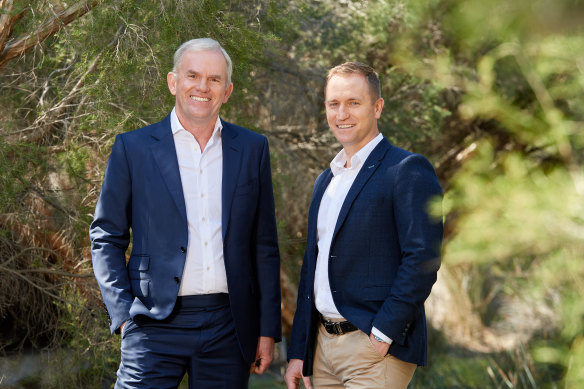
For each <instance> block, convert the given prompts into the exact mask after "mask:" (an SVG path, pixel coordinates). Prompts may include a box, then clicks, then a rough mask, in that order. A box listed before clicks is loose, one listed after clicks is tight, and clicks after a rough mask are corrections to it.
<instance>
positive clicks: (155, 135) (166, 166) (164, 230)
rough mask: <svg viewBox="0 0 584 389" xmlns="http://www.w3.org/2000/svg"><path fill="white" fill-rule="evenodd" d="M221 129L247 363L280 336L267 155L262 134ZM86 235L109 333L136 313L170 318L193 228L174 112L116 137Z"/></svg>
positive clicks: (230, 251)
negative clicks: (261, 340) (262, 343)
mask: <svg viewBox="0 0 584 389" xmlns="http://www.w3.org/2000/svg"><path fill="white" fill-rule="evenodd" d="M222 124H223V130H222V144H223V149H222V150H223V178H222V196H221V206H222V230H223V231H222V233H223V254H224V260H225V270H226V274H227V285H228V289H229V299H230V305H231V312H232V315H233V320H234V322H235V327H236V331H237V337H238V340H239V343H240V346H241V351H242V354H243V356H244V358H245V359H246V360H247V361H248V362H250V363H251V362H252V361H253V360H254V359H255V354H256V347H257V341H258V336H268V337H272V338H275V339H276V340H277V341H278V340H279V339H280V338H281V311H280V255H279V250H278V244H277V231H276V220H275V214H274V197H273V191H272V177H271V169H270V154H269V150H268V142H267V139H266V138H265V137H264V136H262V135H259V134H256V133H254V132H252V131H250V130H247V129H245V128H242V127H239V126H236V125H234V124H230V123H227V122H224V121H222ZM130 231H131V234H130ZM90 238H91V253H92V258H93V268H94V272H95V276H96V278H97V281H98V283H99V286H100V288H101V292H102V296H103V301H104V303H105V306H106V309H107V311H108V315H109V317H110V329H111V331H112V332H114V331H117V330H119V327H120V326H121V324H122V323H123V322H124V321H126V320H127V319H128V318H130V317H132V318H133V317H135V316H136V315H145V316H148V317H151V318H154V319H164V318H166V317H167V316H168V315H169V314H170V313H171V311H172V310H173V308H174V305H175V302H176V298H177V294H178V290H179V286H180V280H181V279H182V273H183V269H184V264H185V259H186V248H187V245H188V226H187V216H186V206H185V200H184V195H183V190H182V184H181V178H180V172H179V167H178V160H177V156H176V149H175V145H174V139H173V136H172V130H171V126H170V115H169V116H167V117H166V118H165V119H164V120H162V121H161V122H159V123H156V124H153V125H150V126H147V127H144V128H141V129H139V130H136V131H131V132H128V133H124V134H120V135H118V136H117V137H116V140H115V143H114V145H113V148H112V153H111V156H110V159H109V162H108V165H107V167H106V170H105V177H104V181H103V185H102V188H101V193H100V196H99V200H98V202H97V206H96V210H95V216H94V220H93V223H92V224H91V227H90ZM130 240H131V241H132V250H131V255H130V258H129V260H128V261H127V263H126V250H127V248H128V246H129V243H130Z"/></svg>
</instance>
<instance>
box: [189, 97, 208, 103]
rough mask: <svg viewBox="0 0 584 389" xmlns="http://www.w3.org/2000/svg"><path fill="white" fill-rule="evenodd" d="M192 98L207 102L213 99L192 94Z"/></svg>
mask: <svg viewBox="0 0 584 389" xmlns="http://www.w3.org/2000/svg"><path fill="white" fill-rule="evenodd" d="M190 98H191V99H192V100H195V101H202V102H205V103H206V102H207V101H211V99H209V98H207V97H198V96H190Z"/></svg>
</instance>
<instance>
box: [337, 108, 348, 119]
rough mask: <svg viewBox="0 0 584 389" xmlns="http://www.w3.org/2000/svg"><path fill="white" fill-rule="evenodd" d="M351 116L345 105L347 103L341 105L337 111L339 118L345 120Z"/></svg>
mask: <svg viewBox="0 0 584 389" xmlns="http://www.w3.org/2000/svg"><path fill="white" fill-rule="evenodd" d="M348 117H349V112H348V111H347V107H345V105H343V104H341V105H340V106H339V110H338V111H337V118H338V119H339V120H345V119H347V118H348Z"/></svg>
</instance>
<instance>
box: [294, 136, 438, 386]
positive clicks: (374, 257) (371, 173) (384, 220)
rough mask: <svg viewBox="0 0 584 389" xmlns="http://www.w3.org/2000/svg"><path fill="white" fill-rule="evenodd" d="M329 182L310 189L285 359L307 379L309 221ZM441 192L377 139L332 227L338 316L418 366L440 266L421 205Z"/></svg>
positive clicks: (312, 260) (432, 225) (311, 340)
mask: <svg viewBox="0 0 584 389" xmlns="http://www.w3.org/2000/svg"><path fill="white" fill-rule="evenodd" d="M331 179H332V173H331V170H330V169H327V170H325V171H324V172H323V173H322V174H321V175H320V176H319V177H318V178H317V179H316V182H315V184H314V191H313V195H312V203H311V205H310V210H309V215H308V237H307V245H306V252H305V255H304V261H303V264H302V271H301V278H300V285H299V288H298V301H297V309H296V313H295V316H294V323H293V327H292V334H291V339H290V348H289V352H288V358H289V359H292V358H296V359H302V360H303V361H304V366H303V374H304V375H305V376H309V375H312V363H313V353H314V347H315V340H316V334H317V327H318V323H319V313H318V311H317V310H316V308H315V306H314V273H315V268H316V260H317V255H318V246H317V228H316V226H317V217H318V209H319V207H320V202H321V199H322V196H323V194H324V192H325V190H326V188H327V186H328V184H329V183H330V181H331ZM441 195H442V190H441V188H440V184H439V182H438V179H437V177H436V174H435V172H434V169H433V167H432V165H431V164H430V163H429V162H428V161H427V160H426V159H425V158H424V157H422V156H420V155H417V154H413V153H410V152H407V151H405V150H402V149H400V148H397V147H395V146H392V145H391V144H390V143H389V142H388V141H387V139H385V138H384V139H383V140H382V141H381V142H380V143H379V144H378V145H377V146H376V147H375V148H374V149H373V151H372V152H371V154H370V155H369V157H368V158H367V160H366V161H365V163H364V164H363V167H362V168H361V170H360V172H359V174H358V175H357V177H356V178H355V181H354V183H353V185H352V186H351V188H350V190H349V192H348V194H347V197H346V198H345V201H344V203H343V205H342V207H341V211H340V214H339V217H338V220H337V224H336V226H335V230H334V233H333V238H332V242H331V247H330V257H329V283H330V287H331V291H332V295H333V300H334V302H335V305H336V307H337V309H338V310H339V312H340V313H341V315H343V317H344V318H346V319H347V320H348V321H350V322H351V323H353V324H355V325H356V326H357V327H358V328H359V329H360V330H361V331H363V332H365V333H366V334H369V333H370V332H371V328H372V327H373V326H374V327H376V328H377V329H379V330H380V331H381V332H383V333H384V334H386V335H387V336H389V337H390V338H391V339H392V340H393V344H392V345H391V347H390V349H389V353H390V354H392V355H393V356H395V357H396V358H398V359H401V360H403V361H407V362H411V363H415V364H418V365H425V364H426V359H427V358H426V354H427V334H426V318H425V314H424V301H425V300H426V298H427V297H428V295H429V294H430V290H431V289H432V285H433V284H434V282H435V281H436V272H437V271H438V268H439V267H440V252H441V243H442V220H437V219H436V218H433V217H430V216H429V213H428V204H429V202H430V201H431V200H432V199H435V198H439V197H440V196H441Z"/></svg>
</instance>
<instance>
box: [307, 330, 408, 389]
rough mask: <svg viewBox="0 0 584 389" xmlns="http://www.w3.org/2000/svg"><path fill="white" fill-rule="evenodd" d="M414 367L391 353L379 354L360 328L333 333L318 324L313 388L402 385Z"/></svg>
mask: <svg viewBox="0 0 584 389" xmlns="http://www.w3.org/2000/svg"><path fill="white" fill-rule="evenodd" d="M416 367H417V366H416V365H415V364H413V363H408V362H404V361H401V360H399V359H397V358H395V357H394V356H392V355H390V354H388V355H386V356H385V357H384V356H382V355H380V354H379V353H378V352H377V350H375V348H374V347H373V345H372V344H371V341H370V340H369V335H367V334H365V333H363V332H362V331H359V330H357V331H353V332H349V333H346V334H343V335H333V334H329V333H328V332H326V330H325V329H324V326H323V325H322V324H320V325H319V329H318V336H317V345H316V350H315V354H314V365H313V376H312V380H313V385H314V388H315V389H325V388H326V389H333V388H334V389H345V388H350V389H377V388H379V389H382V388H383V389H385V388H389V389H403V388H407V386H408V384H409V383H410V381H411V379H412V377H413V376H414V371H415V370H416Z"/></svg>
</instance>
